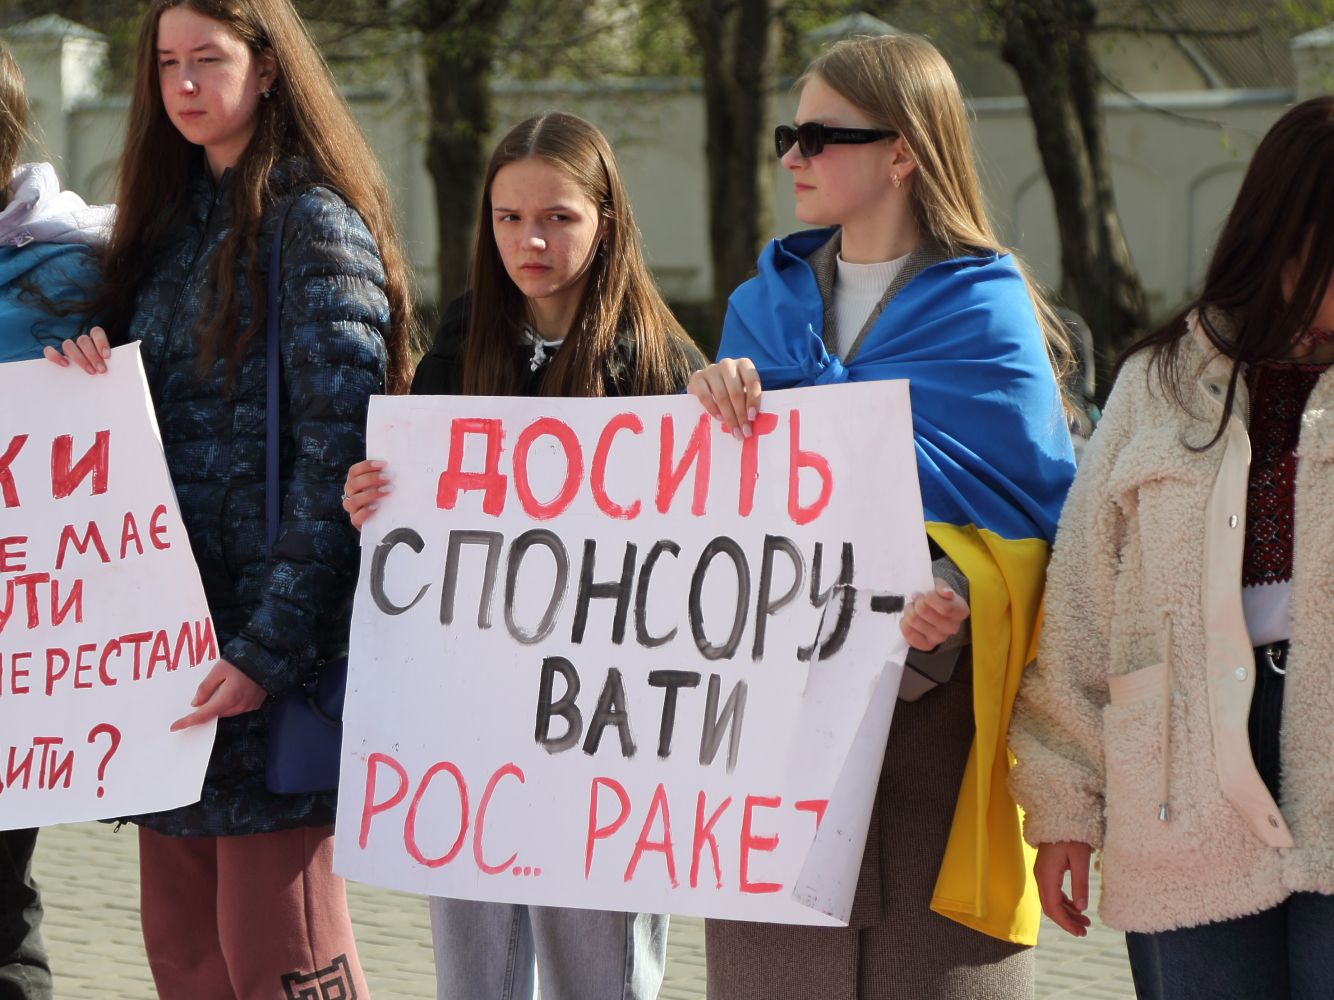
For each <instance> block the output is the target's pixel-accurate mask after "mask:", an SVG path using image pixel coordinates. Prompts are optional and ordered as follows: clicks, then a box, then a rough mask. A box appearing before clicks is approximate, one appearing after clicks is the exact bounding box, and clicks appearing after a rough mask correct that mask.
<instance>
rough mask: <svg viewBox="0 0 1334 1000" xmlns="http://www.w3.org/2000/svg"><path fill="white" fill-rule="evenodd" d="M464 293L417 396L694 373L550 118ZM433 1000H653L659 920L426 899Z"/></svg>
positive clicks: (577, 392)
mask: <svg viewBox="0 0 1334 1000" xmlns="http://www.w3.org/2000/svg"><path fill="white" fill-rule="evenodd" d="M482 191H483V196H482V199H481V201H482V206H481V214H480V216H479V218H478V220H477V233H476V241H475V250H474V258H473V266H472V275H471V281H470V285H469V290H468V293H467V294H466V295H464V296H462V297H461V298H459V299H457V300H456V301H455V302H454V303H453V304H452V305H451V306H450V307H449V308H448V309H447V310H446V312H445V317H444V320H443V321H442V323H441V326H440V330H439V332H438V334H437V336H436V341H435V345H434V346H433V347H432V348H431V350H430V352H429V353H428V354H427V355H426V356H425V357H423V358H422V360H421V363H420V364H419V365H418V366H417V374H416V377H415V379H414V380H413V383H412V391H413V392H414V393H418V394H427V395H430V394H458V393H465V394H469V395H501V396H505V395H511V396H513V395H526V396H538V395H540V396H626V395H649V394H662V393H674V392H680V391H681V390H682V389H683V388H684V387H685V384H686V380H687V378H688V377H689V375H690V373H691V372H692V371H694V370H695V369H697V368H699V367H700V365H702V364H703V363H704V359H703V358H702V357H701V356H700V354H699V352H698V351H697V350H696V349H695V347H694V345H693V344H692V343H691V342H690V340H689V338H688V337H687V336H686V335H685V333H684V331H682V329H681V326H680V324H678V323H677V322H676V320H675V319H674V318H673V316H672V314H671V312H670V311H669V310H668V308H667V305H666V303H665V302H663V300H662V296H661V294H660V293H659V292H658V289H657V287H656V286H655V285H654V283H653V278H652V276H651V275H650V274H649V271H648V268H647V266H646V265H645V263H644V257H643V250H642V248H641V246H640V241H639V232H638V230H637V229H636V228H635V223H634V217H633V215H632V214H631V211H630V200H629V197H628V196H627V194H626V191H625V187H624V185H623V184H622V183H621V179H620V173H619V171H618V170H617V167H616V160H615V158H614V156H613V155H612V151H611V146H610V145H609V144H608V142H607V139H606V137H605V136H603V134H602V133H601V132H599V131H598V130H597V128H595V127H594V126H593V125H591V124H590V123H588V122H586V121H584V120H583V119H582V118H579V117H577V116H575V115H570V114H562V113H559V112H556V113H551V114H545V115H538V116H536V117H533V118H529V119H528V120H526V121H523V122H521V123H519V124H518V125H516V126H515V127H514V128H513V129H511V130H510V131H509V133H507V134H506V135H505V137H504V138H503V139H501V140H500V144H499V145H498V146H497V147H496V150H495V153H494V154H492V156H491V161H490V163H489V165H488V167H487V171H486V178H485V181H484V187H483V189H482ZM388 489H389V484H388V478H387V471H386V470H385V469H384V467H383V465H382V463H379V462H370V461H368V462H362V463H358V464H357V465H355V466H353V467H352V468H351V470H349V472H348V476H347V485H346V490H345V492H346V494H347V496H346V499H345V501H344V506H345V507H346V509H347V510H348V513H349V514H350V515H351V518H352V523H353V524H355V525H356V526H357V527H360V526H361V525H362V524H364V523H365V521H366V519H367V518H369V517H370V516H371V515H372V514H373V513H374V511H375V508H376V502H377V501H378V499H379V498H380V497H381V496H383V495H384V494H385V493H387V492H388ZM431 923H432V929H433V936H434V940H435V954H436V989H437V995H438V997H439V1000H476V998H479V997H487V998H493V1000H531V998H532V997H533V995H534V986H535V982H534V971H535V970H536V972H537V973H538V974H539V976H540V978H541V983H542V996H543V998H544V1000H592V998H597V1000H652V998H653V997H656V996H657V993H658V987H659V986H660V984H661V982H662V976H663V969H664V961H665V957H666V947H667V918H666V917H664V916H659V915H655V914H636V913H612V912H603V911H596V910H576V909H564V908H553V907H540V906H532V907H529V906H523V905H511V904H507V903H478V902H471V901H468V900H456V899H438V898H437V899H432V900H431Z"/></svg>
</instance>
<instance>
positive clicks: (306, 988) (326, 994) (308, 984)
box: [283, 955, 357, 1000]
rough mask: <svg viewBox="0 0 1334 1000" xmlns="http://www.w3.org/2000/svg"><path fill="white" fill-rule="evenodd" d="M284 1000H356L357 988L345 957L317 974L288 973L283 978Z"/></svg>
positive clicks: (342, 956) (340, 957)
mask: <svg viewBox="0 0 1334 1000" xmlns="http://www.w3.org/2000/svg"><path fill="white" fill-rule="evenodd" d="M283 990H284V992H283V996H284V997H285V998H286V1000H357V987H356V984H355V983H353V982H352V970H351V968H350V963H349V962H348V960H347V956H346V955H339V956H338V957H337V958H335V959H334V960H333V965H331V966H329V967H328V968H327V969H320V970H319V971H318V972H289V973H287V974H286V975H285V976H283Z"/></svg>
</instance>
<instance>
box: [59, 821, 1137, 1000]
mask: <svg viewBox="0 0 1334 1000" xmlns="http://www.w3.org/2000/svg"><path fill="white" fill-rule="evenodd" d="M135 845H136V837H135V832H134V828H133V827H125V828H123V829H122V830H121V831H120V833H113V832H112V829H111V827H109V826H107V825H105V824H100V823H76V824H70V825H67V826H59V827H51V828H48V829H46V830H43V831H42V834H41V837H40V838H39V839H38V841H37V857H36V859H35V862H34V868H35V870H36V874H37V878H38V880H39V882H40V883H41V886H42V894H43V897H44V899H45V902H46V908H47V909H46V920H45V924H44V927H45V931H46V940H47V950H48V951H49V952H50V955H51V964H52V967H53V968H54V969H55V972H56V991H55V992H56V996H57V997H59V998H61V1000H66V998H69V1000H103V998H105V1000H152V998H153V986H152V979H151V977H150V976H149V973H148V965H147V962H146V961H145V959H144V947H143V940H142V938H141V937H140V936H139V875H138V869H137V866H136V849H135ZM1091 889H1092V891H1093V893H1094V896H1095V898H1096V892H1097V889H1096V885H1095V886H1093V887H1091ZM348 900H349V905H350V906H351V909H352V918H353V921H354V923H355V924H356V931H357V945H358V949H359V950H360V953H361V960H362V964H363V965H364V967H365V969H366V976H367V978H368V979H369V980H370V985H371V989H372V992H373V993H374V994H375V996H376V997H378V998H380V1000H385V998H390V1000H431V998H432V997H434V995H435V974H434V971H433V968H432V962H431V947H430V928H429V920H428V917H427V912H426V899H425V897H423V896H413V895H408V894H406V893H400V892H391V891H389V890H387V889H377V888H373V887H370V886H365V885H357V884H353V883H349V886H348ZM1044 924H1045V921H1044ZM1037 968H1038V986H1037V1000H1132V998H1133V997H1134V989H1133V987H1132V986H1131V983H1130V972H1129V970H1128V969H1127V967H1126V958H1125V947H1124V944H1123V942H1122V938H1121V935H1120V934H1118V933H1116V932H1115V931H1111V930H1108V929H1107V928H1105V927H1102V926H1100V925H1096V924H1095V926H1094V927H1093V928H1092V931H1091V933H1090V934H1089V936H1088V937H1087V938H1085V939H1083V940H1077V939H1075V938H1071V937H1069V936H1067V935H1066V934H1064V933H1063V932H1061V931H1060V930H1059V929H1057V928H1056V927H1054V926H1052V925H1050V924H1046V925H1045V927H1044V929H1043V932H1042V943H1041V944H1039V945H1038V951H1037ZM703 996H704V926H703V922H702V921H700V920H697V919H694V918H689V917H682V918H677V919H675V920H673V921H672V925H671V934H670V937H669V940H668V956H667V981H666V982H665V983H664V985H663V988H662V992H661V994H660V998H661V1000H701V998H702V997H703ZM950 1000H986V998H981V997H960V998H950Z"/></svg>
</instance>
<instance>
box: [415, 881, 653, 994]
mask: <svg viewBox="0 0 1334 1000" xmlns="http://www.w3.org/2000/svg"><path fill="white" fill-rule="evenodd" d="M431 941H432V944H433V945H434V946H435V982H436V997H437V1000H533V997H534V996H535V991H536V982H535V978H534V971H536V978H538V979H540V980H541V984H542V1000H655V998H656V997H657V995H658V988H659V987H660V986H661V985H662V977H663V973H664V971H665V969H666V964H667V917H666V916H664V915H659V914H650V913H616V912H610V911H606V910H576V909H568V908H565V907H554V906H525V905H522V904H518V903H478V902H474V901H472V900H466V899H445V898H442V897H439V896H433V897H431Z"/></svg>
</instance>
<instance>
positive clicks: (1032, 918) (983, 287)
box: [718, 230, 1075, 944]
mask: <svg viewBox="0 0 1334 1000" xmlns="http://www.w3.org/2000/svg"><path fill="white" fill-rule="evenodd" d="M830 236H831V231H830V230H817V231H813V232H805V233H797V234H795V235H793V236H790V237H787V238H786V239H784V240H781V241H780V240H775V241H774V242H773V243H771V244H770V245H769V246H768V247H766V249H765V250H764V252H763V253H762V254H761V255H760V260H759V264H758V272H759V273H758V274H757V276H756V277H754V278H752V279H751V280H750V281H748V282H746V283H745V284H744V285H742V286H741V287H740V288H738V289H737V290H736V292H735V293H733V295H732V298H731V300H730V302H729V308H728V315H727V322H726V324H725V326H724V329H723V337H722V343H721V345H720V347H719V352H718V353H719V357H748V358H750V359H751V360H752V361H753V362H754V363H755V366H756V368H757V369H758V370H759V373H760V379H761V384H762V385H763V386H764V387H765V388H768V389H786V388H793V387H796V386H803V385H829V384H836V383H839V382H864V381H870V380H873V379H907V380H908V381H909V383H910V386H909V391H910V395H911V399H912V414H913V434H914V439H915V443H916V452H917V471H918V478H919V480H920V482H921V489H922V506H923V509H924V511H925V514H926V521H927V524H926V529H927V534H928V535H929V536H930V537H931V539H932V540H933V541H934V542H935V543H936V544H937V545H938V546H939V547H940V548H941V549H942V550H943V551H944V552H945V553H946V554H947V555H948V556H949V557H950V558H951V559H952V560H953V561H954V562H955V563H956V564H957V565H958V567H959V568H960V570H962V571H963V573H964V575H965V576H966V577H967V578H968V585H969V594H970V603H971V606H972V635H973V646H972V655H973V713H974V718H975V722H976V734H975V737H974V741H973V747H972V751H971V753H970V755H969V758H968V764H967V768H966V770H965V772H964V778H963V784H962V787H961V788H960V790H959V800H958V804H957V805H956V807H955V813H954V821H953V825H952V826H951V829H950V835H949V840H948V842H947V845H946V849H945V856H944V861H943V863H942V865H941V869H940V874H939V876H938V878H937V880H936V887H935V893H934V895H933V898H932V903H931V905H932V909H933V910H935V911H936V912H937V913H940V914H941V915H942V916H946V917H949V918H950V919H952V920H956V921H958V922H960V923H962V924H965V925H967V926H969V927H972V928H974V929H975V930H978V931H981V932H983V933H985V934H989V935H991V936H993V937H997V938H1001V939H1004V940H1007V941H1013V942H1016V943H1019V944H1033V943H1035V942H1036V940H1037V929H1038V920H1039V918H1040V916H1041V911H1040V908H1039V905H1038V899H1037V889H1036V886H1035V885H1034V882H1033V876H1032V862H1033V852H1032V850H1031V849H1030V848H1029V847H1028V846H1027V845H1026V844H1025V843H1024V841H1023V837H1022V835H1021V817H1020V814H1019V809H1018V806H1017V805H1016V804H1015V802H1014V800H1013V799H1012V798H1010V794H1009V792H1008V790H1007V788H1006V777H1007V775H1008V773H1009V769H1010V764H1011V760H1010V756H1009V751H1008V748H1007V745H1006V732H1007V730H1008V729H1009V724H1010V711H1011V708H1012V707H1013V705H1014V698H1015V694H1016V692H1017V691H1018V688H1019V678H1020V675H1021V674H1022V672H1023V669H1024V667H1025V665H1026V664H1028V663H1029V662H1031V660H1032V659H1033V656H1034V654H1035V651H1036V648H1037V630H1038V626H1039V622H1040V618H1041V610H1042V591H1043V583H1044V579H1045V575H1046V566H1047V557H1048V552H1049V549H1050V545H1051V542H1052V539H1053V538H1054V536H1055V533H1056V521H1057V518H1058V516H1059V514H1060V510H1061V504H1062V503H1063V502H1064V500H1065V493H1066V490H1067V489H1068V488H1069V485H1070V481H1071V479H1072V478H1073V477H1074V468H1075V466H1074V454H1073V452H1072V450H1071V446H1070V437H1069V434H1068V433H1067V431H1066V424H1065V419H1064V415H1063V413H1062V409H1061V403H1060V398H1059V394H1058V392H1057V388H1056V383H1055V380H1054V378H1053V377H1052V371H1051V366H1050V364H1049V362H1048V359H1047V355H1046V350H1045V347H1044V344H1043V338H1042V334H1041V332H1040V330H1039V328H1038V324H1037V320H1036V318H1035V317H1034V314H1033V307H1032V304H1031V302H1030V300H1029V298H1028V292H1027V289H1026V288H1025V286H1024V282H1023V279H1022V277H1021V276H1020V274H1019V271H1018V270H1017V269H1016V267H1015V266H1014V262H1013V260H1012V259H1011V258H1010V257H1009V256H1007V255H1003V254H994V253H992V254H985V255H981V256H976V257H961V258H957V259H953V260H948V261H944V262H942V263H937V264H933V265H931V266H930V267H927V268H926V269H924V270H923V271H921V272H920V273H918V274H917V275H916V276H914V277H913V278H912V279H911V280H910V281H909V282H908V283H907V284H906V285H905V286H904V287H903V289H902V290H901V291H900V292H899V293H898V295H896V296H895V297H894V298H893V299H892V300H891V301H890V303H889V305H888V306H887V307H886V308H885V310H884V312H883V313H881V315H880V316H879V318H878V319H877V320H876V323H875V325H874V327H873V328H872V329H871V331H870V332H869V333H868V334H867V336H866V338H865V339H864V340H863V342H862V345H861V347H860V348H859V350H858V351H857V353H856V355H855V356H854V357H853V359H852V360H851V361H850V362H849V363H847V364H844V363H843V362H842V361H841V360H840V359H839V358H837V357H834V356H832V355H830V354H829V353H828V352H827V351H826V349H825V346H824V343H823V341H822V332H823V325H824V306H823V302H822V301H821V297H820V292H819V289H818V287H817V285H816V281H815V275H814V273H813V272H812V271H811V269H810V266H809V265H808V264H807V263H806V259H805V258H806V257H807V256H808V255H809V254H810V252H811V251H812V250H814V249H815V248H816V247H818V246H820V245H822V244H823V243H824V242H825V241H826V240H827V239H829V237H830Z"/></svg>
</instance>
